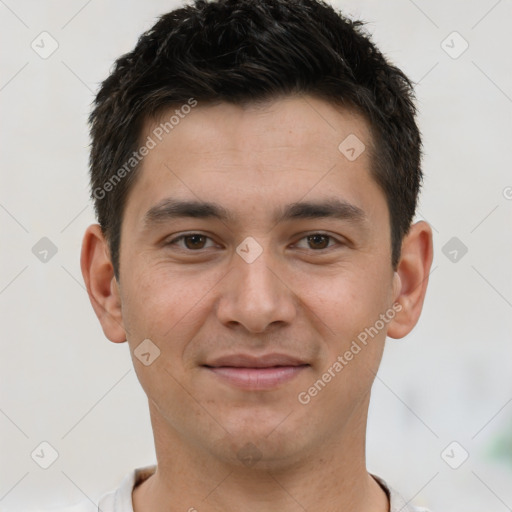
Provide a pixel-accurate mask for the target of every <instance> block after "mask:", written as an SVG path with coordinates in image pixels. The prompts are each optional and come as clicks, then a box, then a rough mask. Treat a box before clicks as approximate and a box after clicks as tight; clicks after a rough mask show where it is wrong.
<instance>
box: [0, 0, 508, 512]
mask: <svg viewBox="0 0 512 512" xmlns="http://www.w3.org/2000/svg"><path fill="white" fill-rule="evenodd" d="M176 5H177V3H176V2H173V1H161V0H153V1H152V2H135V1H133V0H131V1H126V0H124V1H122V0H111V1H109V2H104V1H100V0H92V1H90V2H87V1H86V0H73V1H67V2H66V1H63V0H46V1H36V0H19V1H14V0H5V1H2V2H0V47H1V48H2V52H1V55H0V59H1V60H0V65H1V74H0V109H1V114H0V119H1V124H0V130H1V132H0V136H1V147H2V164H1V168H0V172H1V180H2V181H1V187H0V222H1V229H2V242H3V243H2V251H1V253H0V254H1V260H0V261H1V265H0V314H1V319H0V326H1V359H0V509H1V510H6V511H8V510H28V509H30V508H34V507H36V506H45V507H48V506H50V505H54V504H63V503H70V502H74V501H79V500H82V499H85V497H86V496H87V497H89V498H90V499H91V500H93V501H95V500H97V498H98V497H99V496H100V495H101V494H102V493H103V492H105V491H107V490H110V489H112V488H113V487H115V486H116V485H117V484H118V483H119V481H120V479H121V478H122V477H123V476H124V475H125V473H127V472H128V471H129V470H130V469H132V468H134V467H138V466H142V465H146V464H150V463H152V462H154V451H153V442H152V435H151V427H150V423H149V416H148V412H147V404H146V401H145V395H144V394H143V392H142V390H141V389H140V387H139V384H138V381H137V380H136V377H135V374H134V371H133V370H132V365H131V360H130V357H129V354H128V347H127V345H126V344H122V345H114V344H112V343H110V342H108V341H107V340H106V339H105V337H104V336H103V333H102V331H101V329H100V326H99V323H98V322H97V319H96V317H95V316H94V313H93V310H92V308H91V306H90V304H89V300H88V297H87V295H86V292H85V290H84V287H83V283H82V277H81V273H80V269H79V251H80V244H81V238H82V234H83V232H84V230H85V228H86V226H87V225H88V224H90V223H92V222H94V220H95V219H94V216H93V210H92V204H91V202H90V201H89V199H88V181H87V180H88V176H87V159H88V144H89V140H88V134H87V126H86V118H87V115H88V112H89V105H90V102H91V100H92V98H93V93H94V91H95V90H96V88H97V84H98V83H99V82H100V81H101V80H103V79H104V78H105V77H106V76H107V73H108V70H109V68H110V66H111V65H112V63H113V61H114V59H115V58H116V57H118V56H119V55H120V54H121V53H124V52H126V51H129V50H130V49H132V47H133V46H134V44H135V42H136V39H137V37H138V35H139V34H140V33H141V32H142V31H143V30H145V29H147V28H149V27H150V26H151V25H152V24H153V23H154V21H155V18H156V16H157V15H159V14H162V13H164V12H166V11H169V10H171V9H172V8H173V7H174V6H176ZM336 6H337V7H339V8H341V9H342V10H344V11H345V12H346V13H347V14H352V15H354V16H356V17H361V18H363V19H365V20H366V21H368V22H369V23H368V28H369V30H370V31H371V32H372V33H373V34H374V39H375V40H376V42H377V43H378V44H379V45H380V47H381V49H382V50H383V51H384V52H385V53H386V54H387V55H388V56H389V57H390V58H391V59H392V60H393V61H394V62H395V63H396V64H397V65H399V66H400V67H401V68H402V69H403V70H404V71H405V72H406V73H407V74H408V75H409V76H410V77H411V78H412V79H413V80H414V81H416V82H419V84H418V86H417V89H416V90H417V95H418V106H419V108H420V111H421V115H420V120H419V122H420V127H421V130H422V132H423V136H424V143H425V147H424V150H425V157H424V171H425V174H426V179H425V186H424V190H423V194H422V200H421V205H420V214H419V215H418V218H425V219H427V220H428V221H429V222H430V223H431V224H432V226H433V228H434V230H435V240H434V242H435V258H434V265H433V266H434V271H433V273H432V275H431V281H430V287H429V291H428V294H427V299H426V303H425V307H424V313H423V316H422V318H421V320H420V322H419V324H418V326H417V327H416V329H415V330H414V332H413V333H412V334H411V335H410V336H409V337H408V338H406V339H405V340H403V341H395V340H389V341H388V346H387V348H386V351H385V356H384V361H383V364H382V367H381V370H380V373H379V378H378V379H377V381H376V383H375V386H374V391H373V399H372V405H371V410H370V418H369V438H368V464H369V469H370V470H371V471H372V472H374V473H376V474H379V475H381V476H383V477H385V478H386V479H387V480H388V481H389V482H390V483H391V484H392V485H394V486H395V487H397V488H398V489H399V490H400V491H401V492H402V493H403V494H404V496H405V497H406V499H410V498H413V497H414V500H415V502H416V503H418V504H428V505H429V506H430V507H431V508H432V509H433V510H439V511H441V510H443V511H445V512H451V511H455V510H457V511H459V510H464V511H465V512H477V511H481V510H496V511H500V510H506V509H507V507H508V509H510V508H511V507H512V487H511V486H510V481H511V478H512V377H511V371H510V365H511V362H512V343H511V327H512V322H511V318H512V314H511V313H512V286H511V283H512V260H511V258H510V256H511V254H512V230H511V227H512V225H511V220H512V200H511V199H512V188H506V187H512V173H511V169H512V167H511V152H510V141H511V140H512V124H511V120H512V71H511V65H510V62H511V59H510V50H511V49H512V31H511V29H510V22H511V20H512V4H511V3H510V2H507V1H496V0H480V1H476V0H473V1H462V0H452V1H450V2H446V1H441V0H435V1H430V2H427V1H425V0H415V1H414V2H413V1H412V0H389V1H386V2H382V1H380V2H379V1H377V0H365V1H355V0H352V1H348V0H347V1H344V0H343V1H338V2H336ZM42 31H47V32H49V33H50V34H51V36H52V37H53V38H54V39H55V40H56V41H57V42H58V45H59V47H58V49H57V50H56V51H55V53H53V54H52V55H51V56H50V57H49V58H47V59H42V58H41V57H39V56H38V54H36V53H35V51H34V50H33V49H32V48H31V46H30V45H31V42H32V41H33V40H34V39H35V38H36V36H38V34H40V33H41V32H42ZM453 31H457V32H459V33H460V34H461V35H462V37H463V38H464V39H465V40H467V42H468V43H469V47H468V49H467V50H466V51H465V52H464V53H463V54H462V55H461V56H460V57H458V58H457V59H453V58H451V57H450V56H449V55H448V54H447V53H446V52H445V51H444V50H443V48H442V47H441V42H442V41H443V40H445V38H446V37H447V36H448V35H449V34H451V33H452V32H453ZM452 40H453V43H452V42H451V41H452ZM37 41H40V38H39V39H36V42H37ZM41 44H42V43H40V42H39V45H40V46H41ZM447 44H448V45H450V46H453V48H452V49H451V51H452V52H456V51H457V50H458V49H460V48H461V46H460V44H461V41H460V40H457V39H456V38H455V39H453V36H452V37H450V38H448V40H447ZM45 48H46V49H49V48H50V41H49V40H45ZM42 237H48V238H49V239H50V240H51V241H52V243H53V244H55V246H56V248H57V251H58V252H57V253H56V254H55V256H53V257H52V258H51V259H50V260H49V261H48V262H46V263H42V262H41V261H39V260H38V259H37V258H36V257H35V256H34V254H33V252H32V248H33V246H34V245H35V244H36V242H38V241H39V240H40V239H41V238H42ZM452 237H457V238H458V239H460V240H461V241H462V242H463V243H464V244H465V245H466V246H467V248H468V252H467V254H465V256H464V257H463V258H461V259H460V260H459V261H458V262H456V263H453V262H452V261H450V260H449V259H448V258H447V257H446V256H445V254H443V250H442V248H443V246H444V245H445V244H446V243H447V242H448V240H450V239H451V238H452ZM42 441H47V442H49V443H50V444H51V445H52V446H54V447H55V448H56V449H57V451H58V453H59V457H58V459H57V460H56V462H55V463H54V464H53V465H52V466H51V467H50V468H48V469H47V470H43V469H41V468H40V467H39V466H38V465H36V463H35V462H34V461H33V460H32V459H31V456H30V454H31V452H32V451H33V450H34V449H35V448H36V447H37V446H38V445H39V444H40V443H41V442H42ZM452 441H457V442H458V443H460V445H461V446H463V447H464V449H465V450H467V451H468V452H469V459H468V460H467V461H466V462H465V463H464V464H463V465H462V466H461V467H460V468H459V469H456V470H455V469H452V468H450V467H449V466H448V465H447V464H446V463H445V461H444V460H443V459H442V458H441V455H440V454H441V452H442V451H443V449H444V448H445V447H446V446H447V445H448V444H449V443H451V442H452ZM457 450H459V448H457V449H456V450H455V451H454V452H453V457H452V460H454V459H456V458H457V457H458V453H459V452H458V451H457ZM450 455H452V453H451V452H450Z"/></svg>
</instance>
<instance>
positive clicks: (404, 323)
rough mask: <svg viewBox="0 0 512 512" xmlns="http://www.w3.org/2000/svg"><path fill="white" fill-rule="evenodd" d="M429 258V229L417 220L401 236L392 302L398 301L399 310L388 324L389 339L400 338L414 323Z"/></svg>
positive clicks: (430, 236) (421, 296)
mask: <svg viewBox="0 0 512 512" xmlns="http://www.w3.org/2000/svg"><path fill="white" fill-rule="evenodd" d="M432 258H433V246H432V229H431V228H430V226H429V225H428V224H427V223H426V222H425V221H419V222H417V223H416V224H413V225H412V226H411V227H410V229H409V232H408V233H407V235H406V236H405V237H404V239H403V242H402V252H401V255H400V261H399V262H398V266H397V269H396V271H395V275H394V277H393V279H394V283H393V284H394V297H393V299H394V300H393V304H396V303H399V304H400V306H401V310H400V311H399V312H398V313H397V314H396V315H395V317H394V318H393V320H392V321H391V322H390V323H389V324H388V332H387V335H388V336H389V337H390V338H403V337H404V336H406V335H407V334H409V332H411V331H412V329H413V327H414V326H415V325H416V323H417V322H418V319H419V317H420V314H421V310H422V308H423V301H424V299H425V294H426V292H427V284H428V277H429V273H430V267H431V265H432Z"/></svg>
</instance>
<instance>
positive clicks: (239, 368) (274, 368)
mask: <svg viewBox="0 0 512 512" xmlns="http://www.w3.org/2000/svg"><path fill="white" fill-rule="evenodd" d="M309 367H310V365H309V364H307V363H305V362H304V361H301V360H300V359H297V358H294V357H290V356H287V355H284V354H267V355H264V356H260V357H255V356H249V355H244V354H236V355H230V356H227V357H221V358H218V359H216V360H214V361H212V362H210V363H208V364H205V365H203V368H205V369H206V370H208V371H209V372H211V373H212V374H213V375H214V376H215V377H216V378H218V379H220V380H222V381H223V382H225V383H227V384H229V385H231V386H235V387H237V388H240V389H245V390H252V391H258V390H271V389H275V388H277V387H279V386H281V385H283V384H285V383H287V382H289V381H291V380H292V379H294V378H295V377H296V376H297V375H299V374H300V373H301V372H303V371H304V370H306V369H307V368H309Z"/></svg>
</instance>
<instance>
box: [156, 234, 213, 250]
mask: <svg viewBox="0 0 512 512" xmlns="http://www.w3.org/2000/svg"><path fill="white" fill-rule="evenodd" d="M207 240H210V241H212V242H213V240H212V239H211V238H210V237H208V236H206V235H202V234H201V233H189V234H186V235H180V236H178V237H176V238H174V239H172V240H170V241H169V242H167V243H166V245H177V246H178V247H180V248H181V249H185V250H189V251H195V250H200V249H205V248H207V247H206V245H205V244H206V241H207ZM179 242H183V243H184V246H183V245H180V244H179Z"/></svg>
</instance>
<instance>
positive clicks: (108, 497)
mask: <svg viewBox="0 0 512 512" xmlns="http://www.w3.org/2000/svg"><path fill="white" fill-rule="evenodd" d="M155 470H156V466H155V465H153V466H146V467H143V468H137V469H134V470H133V471H131V472H130V473H128V474H127V475H126V476H125V478H124V479H123V481H122V482H121V485H120V486H119V487H118V488H117V489H116V490H115V491H112V492H109V493H107V494H105V495H103V496H102V497H101V498H100V500H99V502H98V505H95V504H94V503H92V502H91V501H83V502H81V503H77V504H76V505H72V506H70V507H65V508H58V509H47V510H45V511H39V512H133V503H132V491H133V489H134V487H136V486H137V485H139V484H141V483H142V482H144V480H146V479H148V478H149V477H150V476H151V475H152V474H153V473H154V472H155ZM370 474H371V473H370ZM372 477H373V478H375V480H376V481H377V482H378V483H379V484H380V486H381V487H382V488H383V489H384V491H386V494H387V495H388V497H389V502H390V510H389V512H429V511H428V510H427V509H426V508H420V507H414V506H412V505H409V504H407V502H406V501H405V500H404V499H403V498H402V496H400V494H398V493H397V492H396V491H395V490H394V489H393V488H391V487H390V486H389V485H388V484H387V483H386V482H385V481H384V480H383V479H382V478H380V477H378V476H376V475H373V474H372ZM34 512H38V511H34Z"/></svg>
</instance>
